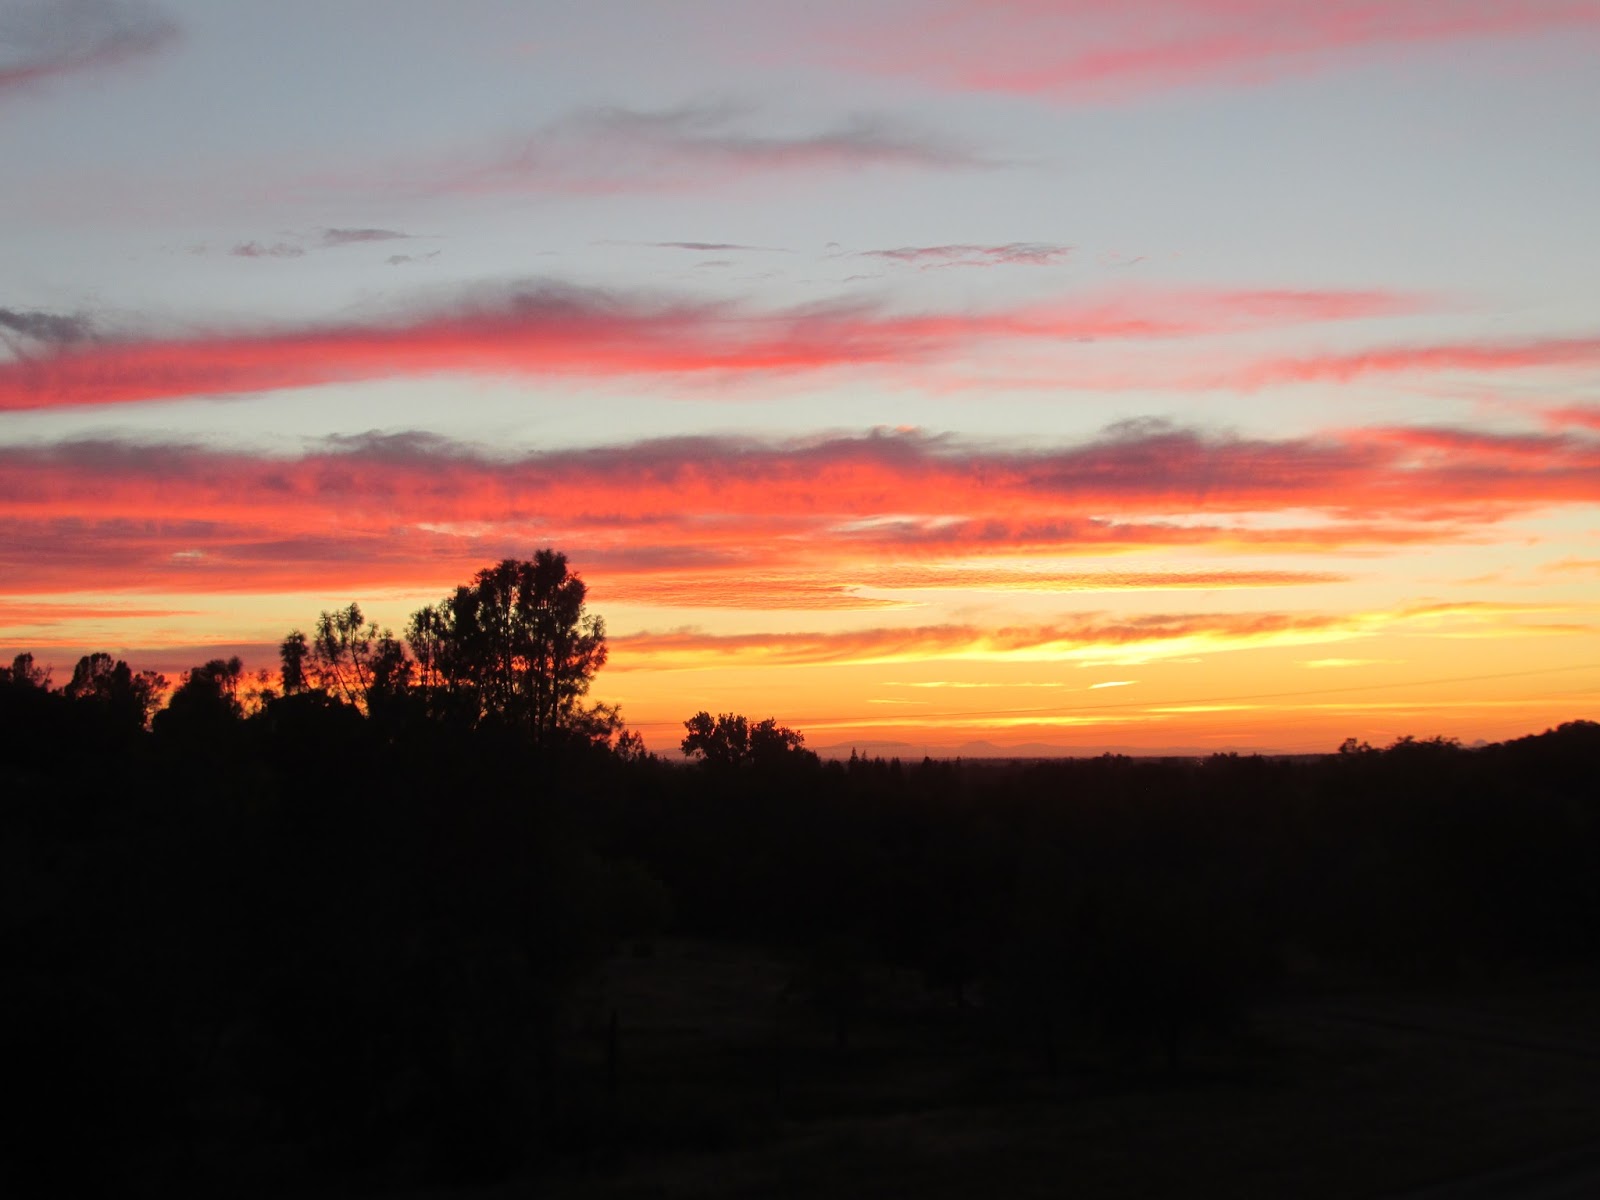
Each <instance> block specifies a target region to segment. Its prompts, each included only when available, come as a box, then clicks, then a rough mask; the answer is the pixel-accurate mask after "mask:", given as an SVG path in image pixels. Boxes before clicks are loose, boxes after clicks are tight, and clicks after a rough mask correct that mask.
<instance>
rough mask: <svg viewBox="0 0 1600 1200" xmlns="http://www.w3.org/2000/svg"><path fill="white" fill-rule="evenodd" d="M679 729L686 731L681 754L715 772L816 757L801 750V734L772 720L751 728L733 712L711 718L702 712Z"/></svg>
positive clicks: (770, 718)
mask: <svg viewBox="0 0 1600 1200" xmlns="http://www.w3.org/2000/svg"><path fill="white" fill-rule="evenodd" d="M683 727H684V729H685V730H686V731H687V732H686V733H685V734H684V738H683V742H682V743H681V745H682V749H683V753H684V755H685V756H686V757H688V758H699V759H700V760H701V761H702V762H704V763H705V764H706V765H707V766H709V767H711V768H713V769H715V770H722V769H730V768H734V767H741V766H745V765H747V764H748V765H751V766H761V767H771V766H779V765H781V764H783V763H785V762H789V761H791V760H793V759H795V758H797V757H799V758H807V759H812V760H814V759H815V758H816V755H814V754H812V753H811V752H810V751H809V750H806V749H805V740H806V739H805V737H804V736H803V735H801V734H799V733H796V732H795V731H794V730H793V729H790V728H788V727H787V726H785V725H779V724H778V722H777V721H776V720H775V719H774V718H772V717H768V718H766V720H764V721H757V722H756V723H755V724H754V725H752V724H750V721H749V719H748V718H746V717H743V716H740V715H739V714H737V713H722V714H721V715H720V716H717V717H713V716H712V715H711V714H710V713H708V712H704V711H702V712H697V713H695V715H694V716H692V717H690V718H689V719H688V720H687V721H685V722H684V723H683Z"/></svg>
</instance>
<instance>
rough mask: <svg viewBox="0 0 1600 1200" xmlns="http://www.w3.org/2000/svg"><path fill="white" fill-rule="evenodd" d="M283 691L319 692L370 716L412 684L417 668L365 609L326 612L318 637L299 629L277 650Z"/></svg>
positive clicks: (319, 623)
mask: <svg viewBox="0 0 1600 1200" xmlns="http://www.w3.org/2000/svg"><path fill="white" fill-rule="evenodd" d="M278 658H279V660H280V662H281V664H282V680H283V691H284V694H285V695H286V696H294V695H297V694H299V693H301V692H306V691H320V692H324V693H326V694H327V695H329V696H331V697H333V698H334V699H336V700H341V701H343V702H344V703H346V704H349V705H352V706H353V707H355V708H356V709H358V710H359V711H361V712H363V713H368V714H370V713H371V712H372V709H373V707H374V706H377V707H382V705H383V703H384V702H385V701H386V700H388V699H389V698H391V697H393V696H395V695H397V694H399V693H402V692H404V691H405V690H406V688H407V687H408V686H409V685H410V683H411V679H412V676H413V673H414V672H415V669H416V664H415V663H413V662H412V661H411V658H410V657H409V656H408V655H407V654H406V648H405V645H404V644H403V643H402V642H401V641H400V640H399V639H398V638H396V637H395V636H394V633H393V632H392V631H390V630H388V629H380V628H379V627H378V623H377V622H376V621H373V622H371V623H366V619H365V617H363V615H362V613H361V606H360V605H358V604H356V603H354V602H353V601H352V602H351V604H350V605H349V606H348V607H347V608H341V609H337V610H335V611H333V612H324V613H322V614H321V615H320V616H319V617H318V618H317V632H316V636H315V637H314V638H311V639H309V640H308V639H307V638H306V635H305V634H304V633H302V632H300V630H298V629H296V630H294V631H293V632H292V633H290V634H289V636H288V637H286V638H284V640H283V642H282V644H281V645H280V646H279V647H278Z"/></svg>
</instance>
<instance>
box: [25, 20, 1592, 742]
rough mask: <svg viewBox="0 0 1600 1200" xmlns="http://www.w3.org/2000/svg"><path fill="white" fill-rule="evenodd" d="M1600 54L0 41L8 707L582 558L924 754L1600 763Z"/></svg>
mask: <svg viewBox="0 0 1600 1200" xmlns="http://www.w3.org/2000/svg"><path fill="white" fill-rule="evenodd" d="M1597 63H1600V0H1117V2H1115V3H1113V2H1110V0H1011V2H1003V0H982V2H980V0H808V2H806V3H798V2H795V3H788V2H779V0H771V2H763V0H672V2H668V0H636V2H635V0H630V2H622V0H616V2H613V0H570V2H563V3H554V2H548V3H533V2H522V3H514V2H511V0H501V2H497V3H490V2H480V0H454V2H452V3H449V4H445V3H442V2H423V0H338V2H337V3H332V4H329V3H326V2H317V3H312V2H309V0H306V2H301V0H273V2H272V3H265V2H258V3H248V2H245V0H150V2H149V3H144V2H136V0H55V2H41V0H0V164H3V165H0V181H3V184H0V230H3V233H0V651H3V652H4V657H5V659H6V661H9V660H10V657H11V655H12V654H15V653H18V652H21V651H32V652H33V653H34V654H35V655H36V656H37V658H38V659H39V660H40V661H41V662H47V663H52V664H53V665H54V667H55V678H56V681H57V682H58V683H59V682H62V681H64V679H65V678H66V677H67V676H68V675H70V671H71V667H72V663H73V662H74V661H75V660H76V658H77V657H78V656H79V655H80V654H83V653H85V652H88V651H91V650H107V651H110V652H112V653H114V654H116V655H118V656H119V657H123V658H126V659H127V660H128V661H129V662H130V663H132V664H133V665H134V666H135V667H154V668H158V669H161V670H163V671H165V672H167V673H168V674H170V675H173V676H176V674H177V673H178V672H179V671H181V670H182V669H183V668H184V667H186V666H190V665H193V664H195V663H198V662H201V661H203V660H205V659H206V658H210V657H214V656H216V655H218V654H232V653H238V654H240V655H241V656H242V657H243V658H244V660H245V663H246V666H247V667H248V668H251V669H255V668H261V667H272V666H275V665H276V645H277V643H278V642H279V641H280V640H281V639H282V638H283V636H284V635H285V634H286V633H287V632H288V631H289V630H290V629H292V628H295V627H300V628H306V629H308V628H309V627H310V626H311V625H312V624H313V623H314V621H315V619H316V616H317V614H318V612H319V611H321V610H323V609H330V608H334V607H341V606H343V605H346V604H348V603H349V602H350V601H352V600H354V601H357V602H359V603H360V604H361V606H362V607H363V609H365V610H366V611H367V612H368V614H369V615H372V616H375V617H376V618H378V619H379V620H380V621H381V622H383V623H385V624H388V625H391V626H393V627H395V628H396V629H399V628H400V627H401V626H402V625H403V624H404V622H405V619H406V617H407V615H408V614H409V613H410V612H412V611H413V610H414V609H416V608H418V607H419V606H421V605H422V604H424V603H428V602H430V601H434V600H437V599H438V598H439V597H440V596H441V595H443V594H444V593H445V592H446V591H448V590H449V589H450V588H451V587H452V586H454V585H455V584H458V583H462V582H465V581H467V580H468V579H469V578H470V577H471V576H472V574H473V573H474V572H475V571H476V570H478V569H479V568H481V567H483V566H485V565H487V564H489V563H492V562H494V561H496V560H498V559H501V558H505V557H518V558H528V557H531V556H532V554H533V552H534V551H535V550H536V549H539V548H541V547H545V546H551V547H555V548H557V549H560V550H562V551H564V552H565V553H566V554H567V555H568V557H569V559H570V560H571V564H572V566H573V568H574V569H575V570H577V571H578V572H579V573H580V574H581V575H582V576H583V577H584V579H585V580H586V581H587V582H588V584H589V589H590V605H591V608H592V609H593V610H594V611H596V612H598V613H600V614H601V615H602V616H603V617H604V618H605V621H606V626H607V630H608V633H609V636H610V645H611V658H610V662H609V664H608V665H607V666H606V668H605V669H604V671H603V672H602V673H601V675H600V676H599V678H598V680H597V682H596V685H595V689H594V693H593V694H594V696H595V698H597V699H602V700H606V701H609V702H618V703H620V704H621V706H622V711H623V715H624V717H625V718H626V719H627V720H628V722H629V724H630V726H632V727H634V728H636V729H638V730H639V731H640V732H642V734H643V735H644V738H645V741H646V743H647V745H648V746H649V747H650V748H651V749H653V750H656V751H659V752H673V751H675V749H676V745H677V741H678V739H679V738H680V737H681V736H682V724H681V723H682V721H683V719H684V718H685V717H687V716H689V715H690V714H692V713H694V712H695V711H696V710H699V709H706V710H709V711H711V712H722V711H735V712H742V713H745V714H748V715H749V716H750V717H752V718H759V717H765V716H769V715H770V716H775V717H777V718H778V719H779V720H780V721H781V722H783V723H785V724H788V725H791V726H794V727H796V728H799V729H801V730H803V731H804V732H805V734H806V737H807V741H808V743H809V744H810V745H812V746H817V747H830V746H839V747H843V748H844V752H846V753H848V749H849V747H850V746H851V745H857V746H861V747H863V748H869V747H873V746H878V747H884V748H886V749H887V748H888V745H889V744H894V747H895V752H899V753H907V754H913V755H916V756H920V755H922V754H923V753H931V754H934V755H939V754H950V753H957V752H962V753H972V752H973V751H974V749H975V748H977V747H978V744H980V743H987V744H989V745H991V746H993V747H996V748H998V752H1003V751H1004V750H1005V749H1006V748H1011V747H1026V748H1032V747H1038V746H1041V745H1049V746H1054V747H1058V748H1060V749H1061V750H1062V751H1064V752H1069V753H1099V752H1101V751H1102V750H1106V749H1117V750H1127V751H1133V752H1161V751H1183V752H1190V751H1208V750H1221V749H1238V750H1268V751H1272V750H1283V751H1323V750H1332V749H1334V748H1336V747H1337V746H1338V744H1339V742H1340V741H1341V740H1342V739H1343V738H1345V737H1352V736H1353V737H1357V738H1362V739H1366V740H1369V741H1371V742H1373V743H1374V744H1384V743H1387V742H1389V741H1392V740H1393V739H1394V738H1396V737H1398V736H1400V735H1402V734H1407V733H1410V734H1415V735H1418V736H1431V735H1434V734H1443V735H1447V736H1453V737H1458V738H1460V739H1461V740H1463V741H1466V742H1471V741H1474V740H1476V739H1479V738H1485V739H1490V740H1497V739H1500V738H1504V737H1509V736H1517V735H1520V734H1523V733H1530V732H1537V731H1539V730H1542V729H1544V728H1546V727H1547V726H1549V725H1552V724H1555V723H1557V722H1560V721H1564V720H1570V719H1573V718H1578V717H1586V718H1591V719H1593V718H1597V717H1600V69H1597Z"/></svg>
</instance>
